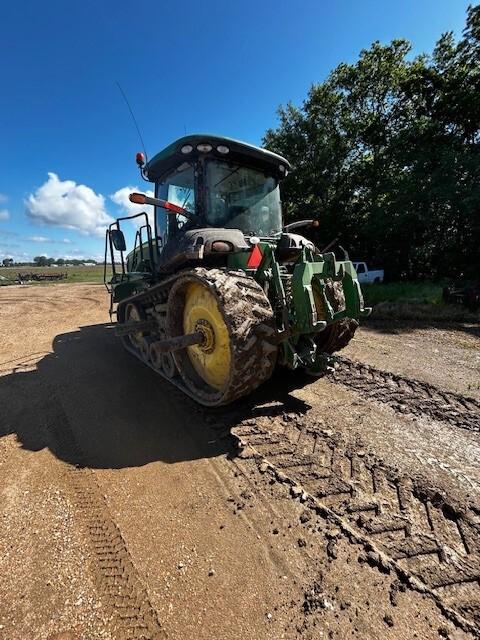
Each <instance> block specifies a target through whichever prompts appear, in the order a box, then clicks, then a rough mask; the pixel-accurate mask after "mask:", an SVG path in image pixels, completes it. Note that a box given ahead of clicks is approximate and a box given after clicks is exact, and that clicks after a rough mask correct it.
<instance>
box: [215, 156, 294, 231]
mask: <svg viewBox="0 0 480 640" xmlns="http://www.w3.org/2000/svg"><path fill="white" fill-rule="evenodd" d="M206 196H207V211H206V217H207V221H208V223H209V224H211V225H212V226H213V227H227V228H233V229H240V230H241V231H243V233H244V234H245V235H258V236H264V237H266V236H272V235H275V234H277V233H279V232H280V231H281V230H282V213H281V206H280V190H279V187H278V182H277V180H276V179H275V178H274V177H272V176H270V175H268V174H265V173H264V172H263V171H260V170H258V169H250V168H248V167H243V166H241V165H236V164H232V163H228V162H222V161H220V160H210V161H208V162H207V173H206Z"/></svg>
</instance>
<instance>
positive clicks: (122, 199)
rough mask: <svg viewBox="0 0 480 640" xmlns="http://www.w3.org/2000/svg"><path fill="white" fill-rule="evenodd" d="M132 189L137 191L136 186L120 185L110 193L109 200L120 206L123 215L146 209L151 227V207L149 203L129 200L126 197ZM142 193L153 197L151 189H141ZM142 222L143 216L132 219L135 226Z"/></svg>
mask: <svg viewBox="0 0 480 640" xmlns="http://www.w3.org/2000/svg"><path fill="white" fill-rule="evenodd" d="M134 191H136V192H138V191H139V189H138V187H122V188H121V189H119V190H118V191H115V193H112V195H111V196H110V200H111V201H112V202H114V203H115V204H117V205H118V206H119V207H120V209H121V211H122V213H123V215H126V216H133V215H135V214H136V213H141V212H142V211H146V213H147V214H148V219H149V222H150V224H151V226H152V229H153V227H154V211H153V207H152V206H151V205H149V204H146V205H143V204H135V203H134V202H130V200H129V199H128V196H129V195H130V194H131V193H133V192H134ZM142 193H144V194H145V195H147V196H149V197H150V198H153V195H154V193H153V191H151V190H150V189H148V190H146V191H142ZM144 222H145V218H137V219H136V220H133V223H134V225H135V226H136V227H140V226H141V225H142V224H144Z"/></svg>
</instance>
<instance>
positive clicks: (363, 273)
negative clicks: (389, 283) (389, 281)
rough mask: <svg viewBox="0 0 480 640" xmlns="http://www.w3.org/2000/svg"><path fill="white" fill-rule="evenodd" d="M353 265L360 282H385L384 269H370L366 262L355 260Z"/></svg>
mask: <svg viewBox="0 0 480 640" xmlns="http://www.w3.org/2000/svg"><path fill="white" fill-rule="evenodd" d="M353 266H354V267H355V271H356V272H357V276H358V281H359V282H360V284H365V283H367V284H372V283H375V284H377V283H378V282H383V273H384V272H383V269H376V270H375V271H369V269H368V267H367V263H366V262H354V263H353Z"/></svg>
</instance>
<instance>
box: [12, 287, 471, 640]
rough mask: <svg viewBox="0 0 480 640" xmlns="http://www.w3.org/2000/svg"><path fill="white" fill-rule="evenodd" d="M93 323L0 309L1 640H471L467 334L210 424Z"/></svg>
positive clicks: (77, 300)
mask: <svg viewBox="0 0 480 640" xmlns="http://www.w3.org/2000/svg"><path fill="white" fill-rule="evenodd" d="M107 308H108V305H107V298H106V294H105V290H104V289H103V288H102V287H101V286H94V285H51V286H47V287H9V288H4V289H2V290H0V407H1V412H0V496H1V498H0V505H1V515H0V638H6V639H8V640H10V639H19V640H20V639H21V640H24V639H32V640H33V639H35V640H36V639H38V638H41V639H49V640H54V639H56V640H62V639H63V640H78V639H89V640H90V639H92V638H106V639H110V638H112V639H113V638H115V639H117V638H118V639H120V640H122V639H124V638H145V639H146V638H170V639H175V640H180V639H182V640H183V639H185V638H209V639H210V638H216V639H220V640H223V639H225V640H227V639H233V638H235V639H236V638H239V637H242V638H246V639H252V640H253V639H262V638H265V639H267V638H268V639H270V638H275V639H277V638H285V639H291V638H307V639H308V638H311V639H314V638H315V639H316V638H342V639H343V638H347V637H355V638H362V639H363V638H365V639H367V638H382V639H383V638H395V639H396V638H405V639H406V638H408V639H410V638H425V639H427V638H473V637H478V634H479V630H480V587H479V580H480V462H479V461H480V455H479V454H480V435H479V432H480V404H478V400H479V393H478V381H479V378H478V373H479V346H480V338H479V336H478V333H477V332H476V328H475V327H473V328H472V327H471V328H465V327H463V328H458V329H456V330H454V329H452V328H449V329H448V330H428V329H426V328H419V329H418V328H411V329H409V330H408V331H400V330H398V329H395V330H394V331H392V330H390V329H388V328H387V329H385V328H384V327H383V328H381V329H379V328H378V327H377V328H375V327H372V328H370V329H362V330H361V331H360V332H359V334H358V337H357V338H356V340H355V341H354V343H352V345H350V346H349V347H348V349H347V350H346V351H345V353H344V354H342V359H340V360H339V362H338V364H337V367H338V369H337V373H336V374H335V375H333V376H328V377H326V378H322V379H319V380H314V381H312V380H310V381H308V383H306V384H305V385H304V386H303V387H302V388H300V389H297V390H292V388H293V386H295V385H296V384H297V383H298V379H296V380H293V379H292V377H291V376H288V375H282V376H277V377H276V378H275V379H274V380H272V381H271V382H270V383H268V384H267V385H265V386H264V387H263V388H262V389H261V390H259V391H258V392H257V393H256V394H255V395H254V397H252V398H250V399H249V400H248V401H243V402H240V403H238V404H237V405H235V406H233V407H230V408H227V409H222V410H215V411H213V412H212V411H210V412H208V411H205V410H203V409H200V408H199V407H197V406H196V405H194V403H193V402H191V401H190V400H189V399H187V398H185V397H184V396H182V395H181V394H180V392H178V391H176V390H175V389H173V388H172V387H171V386H169V385H168V384H167V383H165V382H163V381H162V380H160V379H159V378H157V377H156V376H155V374H154V372H152V371H151V370H150V369H148V368H146V367H144V366H142V364H141V363H140V362H138V361H136V360H135V359H133V358H132V357H131V356H130V355H129V354H128V353H126V352H124V351H122V349H121V347H120V345H119V343H118V342H117V339H116V338H115V336H114V334H113V330H112V327H111V325H110V324H109V322H108V315H107ZM376 345H378V348H376ZM359 363H361V364H359ZM365 364H367V365H370V366H369V367H365V366H364V365H365ZM467 397H471V398H472V399H471V400H469V399H468V398H467Z"/></svg>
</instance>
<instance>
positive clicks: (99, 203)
mask: <svg viewBox="0 0 480 640" xmlns="http://www.w3.org/2000/svg"><path fill="white" fill-rule="evenodd" d="M25 204H26V208H27V214H28V215H29V216H30V217H31V218H32V219H33V220H34V221H35V222H39V223H42V224H46V225H53V226H57V227H64V228H65V229H75V230H77V231H80V232H81V233H83V234H84V235H90V236H102V235H103V234H104V233H105V228H106V226H107V225H109V224H110V223H111V222H113V218H112V217H111V216H110V215H109V214H108V213H107V211H106V209H105V198H104V197H103V196H102V195H101V194H97V193H95V191H93V189H91V188H90V187H87V186H86V185H84V184H77V183H76V182H74V181H73V180H60V179H59V177H58V176H57V175H56V174H55V173H49V174H48V180H47V181H46V182H45V183H44V184H43V185H42V186H41V187H39V188H38V189H37V190H36V191H35V193H34V194H31V195H30V196H29V197H28V199H27V200H26V203H25Z"/></svg>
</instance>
